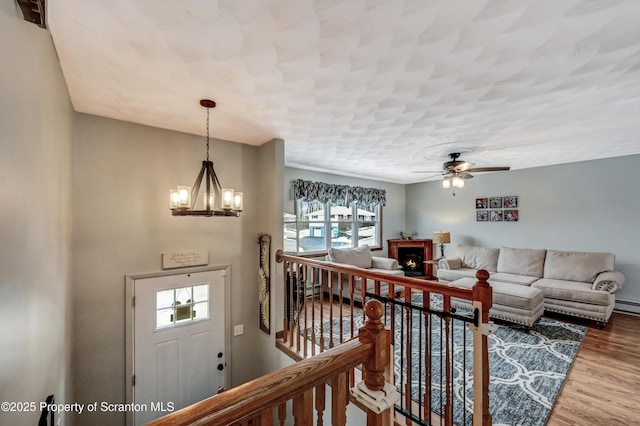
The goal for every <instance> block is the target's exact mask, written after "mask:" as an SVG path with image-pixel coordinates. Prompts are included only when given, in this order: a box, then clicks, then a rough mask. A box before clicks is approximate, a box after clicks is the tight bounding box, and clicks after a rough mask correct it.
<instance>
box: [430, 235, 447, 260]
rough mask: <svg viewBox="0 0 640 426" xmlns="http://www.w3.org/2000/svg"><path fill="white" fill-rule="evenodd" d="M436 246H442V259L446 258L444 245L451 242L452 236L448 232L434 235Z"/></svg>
mask: <svg viewBox="0 0 640 426" xmlns="http://www.w3.org/2000/svg"><path fill="white" fill-rule="evenodd" d="M433 242H434V244H440V258H444V245H445V244H449V243H450V242H451V234H450V233H449V232H447V231H439V232H434V233H433Z"/></svg>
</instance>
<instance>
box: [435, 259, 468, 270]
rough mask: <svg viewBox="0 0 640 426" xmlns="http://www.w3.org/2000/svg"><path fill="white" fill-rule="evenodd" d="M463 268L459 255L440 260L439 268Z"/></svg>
mask: <svg viewBox="0 0 640 426" xmlns="http://www.w3.org/2000/svg"><path fill="white" fill-rule="evenodd" d="M460 268H462V260H460V258H459V257H450V258H448V259H447V258H446V257H443V258H442V259H440V260H439V261H438V269H460Z"/></svg>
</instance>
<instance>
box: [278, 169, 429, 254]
mask: <svg viewBox="0 0 640 426" xmlns="http://www.w3.org/2000/svg"><path fill="white" fill-rule="evenodd" d="M284 173H285V176H284V189H285V193H284V208H285V211H286V212H287V213H292V214H293V206H294V203H293V185H292V184H291V182H292V181H293V180H296V179H304V180H310V181H314V182H325V183H333V184H339V185H353V186H356V185H358V186H363V187H368V188H379V189H385V190H386V191H387V205H386V206H385V207H384V209H383V211H382V248H383V250H382V251H378V252H374V255H375V256H386V255H387V240H388V239H392V238H399V237H400V231H404V232H408V233H411V231H413V228H410V227H409V228H406V227H405V214H404V206H405V188H404V187H405V186H404V185H399V184H396V183H389V182H382V181H376V180H369V179H359V178H354V177H348V176H339V175H334V174H329V173H320V172H313V171H309V170H302V169H296V168H293V167H286V168H285V172H284ZM418 237H419V238H420V237H426V235H424V234H422V233H420V235H419V236H418Z"/></svg>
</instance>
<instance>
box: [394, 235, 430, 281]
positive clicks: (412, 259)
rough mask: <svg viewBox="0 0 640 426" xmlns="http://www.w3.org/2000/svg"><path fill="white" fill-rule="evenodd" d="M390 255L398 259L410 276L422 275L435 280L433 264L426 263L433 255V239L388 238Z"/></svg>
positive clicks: (405, 272) (421, 276) (406, 273)
mask: <svg viewBox="0 0 640 426" xmlns="http://www.w3.org/2000/svg"><path fill="white" fill-rule="evenodd" d="M387 243H388V244H389V257H391V258H393V259H397V260H398V264H399V265H400V266H401V267H402V270H403V271H404V274H405V275H407V276H410V277H420V278H425V279H428V280H433V279H435V277H434V276H433V274H432V269H431V268H432V266H431V264H429V263H424V262H425V261H426V260H431V259H432V257H433V243H432V241H431V240H418V239H414V240H397V239H395V240H387Z"/></svg>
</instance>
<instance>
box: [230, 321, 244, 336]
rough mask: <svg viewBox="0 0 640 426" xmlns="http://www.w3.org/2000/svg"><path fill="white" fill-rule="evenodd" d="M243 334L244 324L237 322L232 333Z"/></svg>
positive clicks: (235, 334)
mask: <svg viewBox="0 0 640 426" xmlns="http://www.w3.org/2000/svg"><path fill="white" fill-rule="evenodd" d="M243 334H244V324H238V325H236V326H234V327H233V335H234V336H241V335H243Z"/></svg>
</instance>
